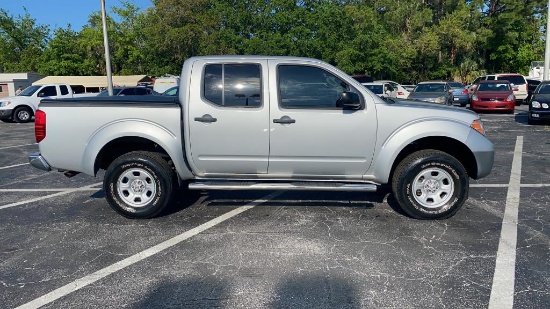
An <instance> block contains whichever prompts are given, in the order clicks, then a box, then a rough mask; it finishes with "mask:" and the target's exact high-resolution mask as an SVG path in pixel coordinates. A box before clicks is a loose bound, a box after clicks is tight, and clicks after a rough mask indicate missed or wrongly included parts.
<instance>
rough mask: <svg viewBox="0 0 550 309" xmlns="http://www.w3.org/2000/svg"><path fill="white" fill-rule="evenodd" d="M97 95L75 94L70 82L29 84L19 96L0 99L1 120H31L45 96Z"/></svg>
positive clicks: (54, 97) (55, 97) (72, 96)
mask: <svg viewBox="0 0 550 309" xmlns="http://www.w3.org/2000/svg"><path fill="white" fill-rule="evenodd" d="M95 95H96V94H95V93H81V94H74V90H73V89H72V88H71V86H70V85H68V84H45V85H33V86H29V87H27V88H25V89H24V90H23V91H21V93H20V94H19V95H17V96H14V97H5V98H2V99H0V120H2V121H4V122H12V121H15V122H29V121H31V120H32V117H33V116H34V113H35V111H36V110H37V109H38V104H39V103H40V101H41V100H42V99H44V98H52V99H57V98H59V99H61V98H76V97H87V96H95Z"/></svg>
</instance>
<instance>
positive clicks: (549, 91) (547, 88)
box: [537, 84, 550, 94]
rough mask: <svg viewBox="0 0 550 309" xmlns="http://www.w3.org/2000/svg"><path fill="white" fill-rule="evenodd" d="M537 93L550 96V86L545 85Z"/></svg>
mask: <svg viewBox="0 0 550 309" xmlns="http://www.w3.org/2000/svg"><path fill="white" fill-rule="evenodd" d="M537 93H540V94H550V84H543V85H541V86H540V87H539V89H538V90H537Z"/></svg>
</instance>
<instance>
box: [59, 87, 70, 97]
mask: <svg viewBox="0 0 550 309" xmlns="http://www.w3.org/2000/svg"><path fill="white" fill-rule="evenodd" d="M59 90H61V95H66V94H69V89H67V86H64V85H61V86H59Z"/></svg>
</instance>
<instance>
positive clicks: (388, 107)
mask: <svg viewBox="0 0 550 309" xmlns="http://www.w3.org/2000/svg"><path fill="white" fill-rule="evenodd" d="M378 106H380V108H379V107H378ZM377 110H378V111H390V112H391V113H395V114H394V115H393V116H394V118H399V119H402V121H403V122H402V123H406V122H407V120H408V121H415V120H417V119H428V118H439V119H443V118H444V119H455V120H456V121H459V122H463V123H467V124H468V125H470V123H471V122H472V121H473V120H475V119H478V118H479V116H478V115H477V114H476V113H475V112H473V111H471V110H468V109H465V108H463V107H457V106H449V105H442V104H434V103H429V102H423V101H418V100H409V99H395V98H388V99H386V100H385V102H384V103H378V104H377ZM381 116H383V117H390V118H391V117H392V115H391V114H390V115H384V114H383V115H381Z"/></svg>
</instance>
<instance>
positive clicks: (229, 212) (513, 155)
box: [0, 106, 550, 308]
mask: <svg viewBox="0 0 550 309" xmlns="http://www.w3.org/2000/svg"><path fill="white" fill-rule="evenodd" d="M526 110H527V106H520V107H518V108H517V109H516V114H515V115H504V114H487V115H485V114H484V115H482V119H483V120H484V122H485V126H486V129H487V131H488V137H489V138H490V139H491V140H492V141H493V143H494V144H495V149H496V158H495V159H496V160H495V166H494V168H493V172H492V173H491V175H489V176H488V177H486V178H484V179H481V180H480V181H471V188H470V198H469V200H468V201H467V202H466V205H465V206H464V207H463V208H462V209H461V210H460V211H459V212H458V213H457V214H456V215H455V216H454V217H453V218H450V219H448V220H442V221H419V220H414V219H410V218H408V217H406V216H404V215H402V214H400V213H399V212H398V211H396V210H395V208H396V203H395V201H394V200H393V198H392V196H391V194H388V192H378V193H374V194H365V193H330V192H321V193H319V192H259V191H258V192H240V191H237V192H195V193H192V194H190V195H188V196H182V197H181V198H180V200H179V202H178V203H177V204H175V205H174V206H173V208H172V210H171V213H170V214H168V215H166V216H163V217H160V218H156V219H152V220H130V219H125V218H123V217H122V216H120V215H117V214H116V213H115V212H114V211H113V210H111V209H110V208H109V206H108V205H107V202H106V201H105V200H104V198H103V191H102V190H101V181H102V177H101V176H102V174H101V175H99V177H96V178H94V177H89V176H85V175H78V176H75V177H74V178H71V179H67V178H65V177H64V176H63V175H62V174H60V173H56V172H50V173H45V172H41V171H38V170H36V169H34V168H32V167H30V166H29V165H28V164H27V155H28V153H30V152H36V151H37V149H38V147H37V145H36V144H35V143H34V124H32V123H29V124H13V123H1V122H0V253H1V258H0V308H15V307H18V306H21V307H22V308H36V307H40V306H43V308H98V307H105V308H111V307H117V308H120V307H127V308H155V307H162V308H206V307H222V308H512V306H513V308H548V306H549V304H550V282H549V281H550V225H549V224H550V210H549V208H550V194H548V191H549V187H550V159H549V158H550V126H548V125H539V126H530V125H527V116H526ZM67 143H70V141H67Z"/></svg>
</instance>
